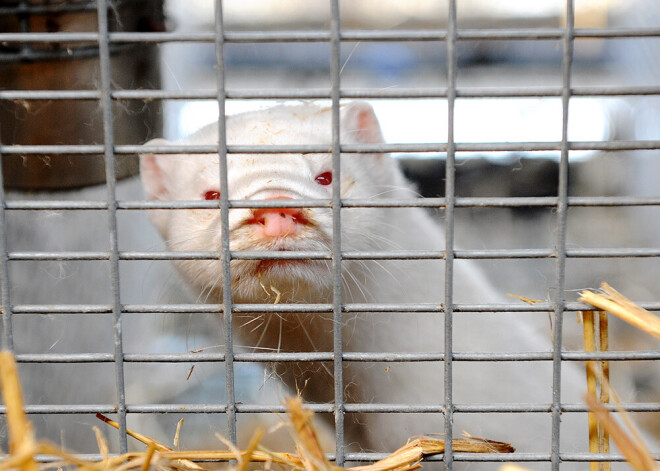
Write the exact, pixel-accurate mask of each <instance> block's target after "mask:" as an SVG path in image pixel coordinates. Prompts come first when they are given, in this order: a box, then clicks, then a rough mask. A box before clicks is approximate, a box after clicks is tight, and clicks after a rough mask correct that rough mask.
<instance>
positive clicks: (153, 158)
mask: <svg viewBox="0 0 660 471" xmlns="http://www.w3.org/2000/svg"><path fill="white" fill-rule="evenodd" d="M168 144H169V142H168V141H166V140H165V139H152V140H151V141H149V142H147V143H146V145H149V146H164V145H168ZM171 165H172V157H171V156H163V155H158V154H141V155H140V178H141V179H142V187H143V188H144V193H145V195H146V197H147V199H149V200H168V199H170V192H169V187H170V185H171V182H170V181H169V179H170V170H171V169H169V167H171ZM170 213H171V211H167V210H151V211H149V219H151V222H153V224H154V225H155V226H156V228H157V229H158V230H159V231H160V234H161V235H162V236H163V238H165V239H168V238H169V236H168V227H169V219H170V215H171V214H170Z"/></svg>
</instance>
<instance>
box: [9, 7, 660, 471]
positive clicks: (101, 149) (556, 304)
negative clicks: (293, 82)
mask: <svg viewBox="0 0 660 471" xmlns="http://www.w3.org/2000/svg"><path fill="white" fill-rule="evenodd" d="M108 3H109V2H108V1H107V0H98V1H97V2H96V10H97V12H98V24H99V29H98V31H96V32H70V33H30V32H21V33H4V32H0V43H1V44H11V45H19V46H25V49H24V51H23V54H24V55H25V54H28V55H29V53H30V52H29V51H30V47H29V46H31V45H35V44H41V43H51V42H70V43H90V42H91V43H94V44H96V45H97V46H98V55H99V58H100V65H101V76H100V83H99V86H98V89H96V90H76V91H72V90H66V91H64V90H60V91H57V90H52V91H51V90H0V100H72V99H73V100H94V101H98V103H99V104H100V106H101V108H102V110H103V129H104V141H103V143H102V144H99V145H58V144H52V145H6V144H3V145H0V155H11V154H17V155H30V154H44V153H50V154H81V155H86V154H94V153H103V154H104V155H105V163H106V175H108V176H109V177H108V179H107V184H106V187H107V201H103V202H102V201H84V200H83V201H58V200H56V199H54V200H50V201H32V200H12V201H6V200H5V198H4V193H3V192H2V189H0V201H1V203H2V204H0V227H1V228H2V230H0V290H1V293H2V299H3V300H2V307H3V312H4V315H3V322H4V330H3V333H4V336H3V346H4V348H8V349H10V350H11V349H13V348H14V345H13V343H14V342H13V338H12V319H13V318H14V316H20V315H24V314H36V313H48V314H53V315H57V314H65V313H67V314H71V313H78V314H85V315H94V314H108V313H110V314H112V316H113V326H114V345H115V349H114V353H112V354H107V353H89V354H54V353H43V354H19V355H18V356H17V360H18V361H19V362H20V363H24V364H25V363H112V364H114V367H115V385H116V390H117V397H118V400H117V402H116V403H112V404H96V405H48V404H44V405H29V406H27V407H26V410H27V412H28V413H30V414H62V413H67V414H89V413H95V412H101V413H113V414H116V416H117V417H118V422H119V424H120V431H119V437H120V438H119V440H120V441H119V443H120V451H121V452H125V451H126V450H127V437H126V415H127V414H129V413H130V414H153V413H165V412H177V413H223V414H226V415H227V418H228V424H229V430H228V436H229V438H230V439H231V440H234V441H235V440H236V420H237V414H241V413H250V412H282V411H283V407H282V406H263V405H258V404H245V403H238V402H237V401H236V393H235V378H234V364H235V363H239V362H257V361H261V362H274V361H277V362H292V361H328V362H333V364H334V378H335V384H334V393H335V394H334V397H335V400H334V402H333V403H331V404H313V405H310V408H311V409H312V410H314V411H317V412H327V413H332V414H334V418H335V426H336V437H335V438H336V442H337V452H336V454H335V455H332V456H331V457H332V458H333V459H335V460H336V462H337V464H339V465H343V463H344V462H345V461H355V460H366V461H373V460H376V459H379V458H381V457H383V454H382V453H380V454H379V453H347V452H346V447H345V443H344V441H345V440H344V416H345V414H346V413H351V412H397V413H401V412H409V413H412V412H420V413H427V412H428V413H444V414H445V430H444V434H445V438H446V439H447V440H450V439H451V438H452V422H453V414H454V413H455V412H461V413H470V412H493V413H495V412H533V413H543V414H551V416H552V446H551V448H550V449H549V451H548V452H546V453H537V454H520V455H514V456H510V455H504V456H498V455H485V456H474V455H466V454H463V453H453V452H451V451H450V450H448V451H447V452H446V453H445V454H444V455H441V456H438V457H433V458H431V459H432V460H443V461H444V463H445V464H446V465H447V466H448V467H450V466H451V465H452V463H453V462H454V461H550V462H551V464H552V469H555V470H557V469H559V464H560V462H561V461H593V460H594V459H596V460H598V459H602V460H605V459H611V460H613V461H618V460H621V459H622V458H621V456H619V455H613V456H607V457H605V456H597V457H596V458H594V456H593V455H589V454H585V453H572V454H567V453H562V452H561V450H560V446H559V432H560V428H559V425H560V415H561V414H562V413H564V412H584V411H586V407H585V406H583V405H580V404H567V403H564V402H562V398H561V395H560V390H561V384H560V382H561V367H562V363H565V362H571V361H585V360H601V359H610V360H655V361H658V360H660V351H658V350H655V351H621V352H606V353H584V352H562V320H563V318H564V315H565V314H566V313H567V312H575V311H579V310H582V309H584V308H585V306H584V305H582V304H580V303H575V302H567V301H566V300H565V296H564V288H565V273H566V262H567V260H568V259H572V258H575V259H593V258H623V257H625V258H630V257H640V258H642V257H658V256H660V249H658V248H602V249H587V248H569V247H567V242H566V227H567V220H566V217H567V216H566V215H567V211H568V209H569V208H574V207H617V206H623V207H634V206H657V205H660V197H641V196H640V197H634V196H621V197H618V196H616V197H613V196H610V197H596V196H594V197H569V196H568V167H569V165H568V157H569V152H570V151H573V150H600V151H615V150H618V151H622V150H626V151H627V150H658V149H660V141H657V140H655V141H654V140H645V141H640V140H634V141H620V140H617V141H607V142H580V141H569V138H568V119H569V103H570V100H571V98H572V97H583V96H584V97H623V96H645V95H654V96H657V95H660V87H656V86H598V87H595V86H581V87H573V86H572V85H571V76H572V75H571V71H572V59H573V45H574V41H575V39H579V38H642V37H653V38H658V37H660V28H647V29H642V28H616V29H614V28H605V29H603V28H601V29H597V28H596V29H583V28H575V27H574V25H573V22H574V13H573V1H572V0H567V2H566V11H565V13H566V15H565V17H566V27H564V28H543V29H511V28H509V29H497V30H495V29H492V30H476V29H475V30H472V29H458V27H457V21H456V1H455V0H451V1H450V2H449V14H448V27H447V29H446V30H423V31H417V30H411V31H381V30H375V31H351V30H344V29H342V27H341V25H340V19H339V18H340V16H339V7H340V5H339V1H338V0H331V18H332V21H331V28H330V31H304V32H302V31H282V32H260V31H248V32H236V31H225V30H224V27H223V17H222V8H221V4H220V3H221V2H218V8H216V12H217V13H216V17H215V31H214V32H194V33H191V32H163V33H126V32H109V31H108V27H107V25H108V18H107V14H108ZM21 5H23V3H21ZM23 6H25V5H23ZM2 8H3V9H4V10H5V11H3V10H0V13H2V14H8V13H7V12H9V13H12V12H13V11H14V10H13V8H14V7H2ZM31 8H34V7H31ZM43 8H46V6H43ZM503 39H506V40H547V39H552V40H559V41H561V43H562V48H563V60H562V71H563V72H562V84H561V86H560V87H515V88H509V89H492V88H483V89H481V88H474V87H472V88H461V87H458V86H457V80H456V69H457V51H456V47H457V44H458V43H460V42H461V41H466V40H480V41H490V40H503ZM349 41H369V42H382V41H429V42H434V43H439V42H444V43H445V44H446V48H447V86H446V87H439V88H430V89H423V90H421V89H396V90H365V91H356V90H344V89H342V87H341V80H340V70H341V63H340V47H341V44H342V42H349ZM136 42H144V43H165V42H209V43H215V46H216V60H217V64H218V67H217V91H215V92H213V91H211V92H206V91H192V90H178V91H170V90H115V89H113V86H112V83H111V79H110V50H111V48H113V47H117V46H119V45H122V44H129V43H136ZM263 42H282V43H292V42H323V43H329V45H330V50H331V58H330V64H331V69H330V79H331V87H330V88H329V89H311V90H310V89H306V90H286V91H265V90H264V91H261V90H256V91H245V90H231V89H226V87H225V76H224V74H225V67H224V64H225V55H224V49H225V45H226V44H229V43H248V44H253V43H263ZM2 60H8V59H7V57H4V56H3V57H2ZM503 97H559V98H561V102H562V134H561V140H560V141H558V142H527V143H508V142H487V143H461V142H455V139H454V103H455V101H456V99H457V98H503ZM353 98H362V99H378V98H401V99H404V98H443V99H446V100H447V102H448V129H447V133H448V139H447V143H441V144H378V145H345V144H342V143H341V142H340V138H339V136H340V133H339V131H340V130H339V126H340V120H339V104H340V101H341V100H343V99H353ZM186 99H216V100H217V102H218V104H219V111H220V113H219V116H220V119H219V122H218V130H219V135H220V144H219V145H218V146H185V147H182V146H178V147H177V146H167V147H162V146H160V147H159V146H139V145H116V144H115V139H114V133H113V114H112V107H111V105H112V103H113V101H121V100H186ZM231 99H329V100H331V103H332V123H333V132H332V136H333V142H332V144H333V145H332V150H331V151H330V153H331V154H332V163H333V164H332V170H333V172H334V174H335V175H339V174H340V159H339V156H340V152H344V153H369V152H442V153H446V156H447V157H446V193H445V196H444V197H441V198H426V199H420V200H414V201H410V200H405V201H396V200H386V199H385V200H379V201H378V202H376V201H372V200H366V201H363V200H346V199H342V198H341V197H340V185H339V182H337V184H336V185H335V186H334V187H333V196H332V198H331V199H330V200H326V201H321V200H315V201H299V200H297V201H292V202H283V201H281V200H278V201H272V202H270V203H269V202H264V201H258V202H252V201H230V200H228V196H227V195H228V191H227V185H228V183H227V165H226V156H227V154H231V153H283V152H314V153H328V152H329V151H328V149H327V148H325V147H323V146H309V145H308V146H272V145H269V146H232V145H226V144H225V139H223V136H224V135H225V126H226V123H225V112H224V110H225V108H224V104H225V101H226V100H231ZM539 150H546V151H559V152H560V154H561V159H560V162H559V176H560V177H559V184H558V193H557V194H558V196H556V197H526V198H519V197H506V198H504V197H502V198H495V197H469V198H468V197H457V196H456V194H455V173H456V164H455V155H456V153H457V152H461V151H475V152H480V151H539ZM182 151H185V152H186V153H210V152H217V153H219V155H220V157H221V158H220V162H221V165H220V169H219V172H220V182H221V184H220V186H221V195H222V198H221V200H220V201H219V202H205V201H203V202H199V201H176V202H167V203H163V202H146V201H129V200H123V201H122V200H118V199H117V197H116V181H115V178H114V177H113V176H114V175H115V170H114V164H115V158H116V156H118V155H124V154H126V155H130V154H135V153H144V152H159V153H177V152H182ZM0 180H1V175H0ZM300 206H304V207H321V208H332V214H333V234H334V235H335V237H333V241H334V242H333V246H332V251H331V252H329V253H325V252H296V253H284V252H280V253H271V252H255V251H253V252H245V251H230V250H229V235H228V233H229V231H228V230H227V228H228V212H229V208H253V207H278V208H280V207H300ZM411 206H419V207H427V208H442V209H444V212H445V216H446V221H445V237H446V250H444V251H436V252H432V251H426V252H413V251H405V250H399V251H394V252H393V251H387V252H378V251H373V252H351V251H343V250H342V247H341V238H340V237H339V236H338V235H339V234H340V233H341V219H340V217H339V216H340V212H341V209H342V208H355V207H411ZM218 207H219V208H220V209H221V214H222V220H221V221H222V233H223V239H222V254H223V255H224V256H222V260H223V265H222V266H223V274H224V276H223V280H224V281H223V283H224V286H223V288H224V289H223V292H224V297H223V299H222V303H221V304H203V305H201V304H194V305H190V304H181V305H175V304H167V305H147V304H123V303H121V301H120V299H121V298H120V286H119V262H120V261H135V260H208V259H217V258H218V257H219V256H220V255H221V254H220V253H217V252H176V253H173V252H139V251H125V250H120V249H119V245H118V240H117V213H118V212H120V211H144V210H147V209H156V208H161V209H163V208H168V209H193V208H218ZM486 207H491V208H530V207H541V208H554V209H556V216H555V217H556V245H555V248H554V249H489V250H461V249H458V248H456V247H455V242H454V213H455V209H456V208H486ZM19 210H21V211H26V210H34V211H44V210H63V211H66V210H89V211H105V212H106V214H107V218H108V222H109V234H108V236H109V240H110V245H109V247H110V248H109V250H107V251H96V252H90V251H59V252H54V251H39V252H25V251H23V252H19V251H9V250H8V247H7V241H6V223H5V221H6V219H5V215H6V213H7V212H8V211H19ZM239 259H242V260H254V259H273V260H278V259H282V260H283V259H287V260H290V259H319V260H329V261H331V265H332V271H333V274H334V297H333V302H332V304H320V305H245V304H234V303H233V302H232V297H231V280H230V276H229V270H230V261H231V260H239ZM364 259H369V260H384V259H393V260H415V259H439V260H444V261H445V267H446V268H445V269H446V272H445V276H446V280H447V282H446V284H445V286H444V292H445V304H444V306H436V305H427V304H418V305H411V304H378V305H374V304H368V305H366V304H364V305H360V304H346V303H343V302H342V290H341V271H342V261H344V260H364ZM460 259H478V260H491V259H492V260H501V259H553V260H554V263H555V264H556V275H555V280H554V283H553V285H554V288H555V289H554V297H553V299H551V300H550V301H548V302H544V303H540V304H536V305H534V306H521V305H520V304H518V303H514V302H511V303H510V304H454V303H453V301H452V300H453V287H452V280H453V267H454V261H455V260H460ZM47 260H51V261H84V260H85V261H90V260H99V261H106V262H109V265H110V271H111V283H112V294H113V296H112V301H111V302H110V303H105V304H90V305H84V304H80V305H48V306H43V305H25V304H24V305H20V304H13V303H12V300H11V291H12V290H11V286H12V284H11V277H10V271H9V268H8V267H9V263H10V262H13V261H47ZM644 307H646V308H647V309H651V310H656V311H657V310H660V303H646V304H644ZM521 311H524V312H546V311H552V312H554V316H553V318H554V333H553V343H554V350H553V353H500V354H486V353H477V352H473V353H469V352H468V353H457V352H453V350H452V320H453V315H454V313H456V312H458V313H460V312H496V313H498V312H521ZM248 312H272V313H284V312H294V313H295V312H319V313H331V314H332V316H333V319H334V325H335V329H334V349H333V351H332V352H314V353H238V352H234V347H233V334H232V325H231V318H232V314H234V313H248ZM356 312H410V313H415V312H444V313H445V339H444V341H445V350H444V353H442V354H440V353H436V354H432V353H416V354H413V353H395V352H392V353H386V352H381V353H353V352H344V351H343V350H342V331H341V326H342V316H343V315H344V314H345V313H356ZM131 313H213V314H222V315H223V319H224V329H225V330H224V332H225V338H224V342H225V343H224V351H223V352H221V353H196V354H192V353H182V354H129V353H124V351H123V348H122V316H124V315H126V314H131ZM389 361H399V362H422V361H443V362H444V375H445V377H444V379H445V397H444V398H443V404H442V405H440V406H425V405H419V404H347V403H344V400H343V394H342V392H343V388H344V384H343V379H342V372H343V363H344V362H389ZM454 361H456V362H481V361H524V362H537V361H546V362H547V361H552V363H553V367H554V374H553V397H552V402H551V403H549V404H537V405H529V404H516V403H509V404H490V405H470V404H455V403H454V400H453V397H452V394H451V392H452V365H453V362H454ZM148 362H152V363H170V362H172V363H174V362H179V363H185V362H224V364H225V367H226V394H227V402H226V403H211V404H186V405H185V406H182V405H180V404H137V405H128V404H127V403H126V398H125V388H126V385H125V380H124V366H125V364H130V363H148ZM624 406H625V407H626V408H627V409H628V410H631V411H654V412H658V411H660V404H657V403H646V404H641V403H640V404H633V403H630V404H624ZM1 410H2V411H3V412H4V409H1ZM92 457H94V456H92ZM96 458H100V457H98V456H96ZM44 460H45V461H48V458H46V457H45V458H44Z"/></svg>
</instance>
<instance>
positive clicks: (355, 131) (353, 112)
mask: <svg viewBox="0 0 660 471" xmlns="http://www.w3.org/2000/svg"><path fill="white" fill-rule="evenodd" d="M340 128H341V131H342V134H343V135H345V136H346V137H347V140H348V142H358V143H364V144H380V143H382V142H383V134H382V133H381V130H380V125H379V124H378V118H376V114H375V113H374V110H373V108H372V107H371V105H370V104H369V103H367V102H366V101H354V102H351V103H349V104H348V105H346V106H344V107H342V110H341V126H340Z"/></svg>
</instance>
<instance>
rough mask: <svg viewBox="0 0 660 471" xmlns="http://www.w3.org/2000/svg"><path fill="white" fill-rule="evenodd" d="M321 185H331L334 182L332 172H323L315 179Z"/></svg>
mask: <svg viewBox="0 0 660 471" xmlns="http://www.w3.org/2000/svg"><path fill="white" fill-rule="evenodd" d="M314 180H316V183H318V184H319V185H329V184H330V183H332V172H323V173H321V174H319V175H317V176H316V178H315V179H314Z"/></svg>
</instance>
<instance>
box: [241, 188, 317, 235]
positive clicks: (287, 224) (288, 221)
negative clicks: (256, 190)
mask: <svg viewBox="0 0 660 471" xmlns="http://www.w3.org/2000/svg"><path fill="white" fill-rule="evenodd" d="M268 199H269V200H275V199H286V200H289V199H291V198H289V197H286V196H280V197H275V198H268ZM251 222H252V223H253V224H257V225H260V226H263V229H262V230H263V235H265V236H267V237H287V236H290V235H293V234H295V233H296V232H298V229H299V226H300V225H301V224H304V223H305V218H304V217H303V214H302V211H301V210H300V208H263V209H256V210H254V218H253V219H252V220H251Z"/></svg>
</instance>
